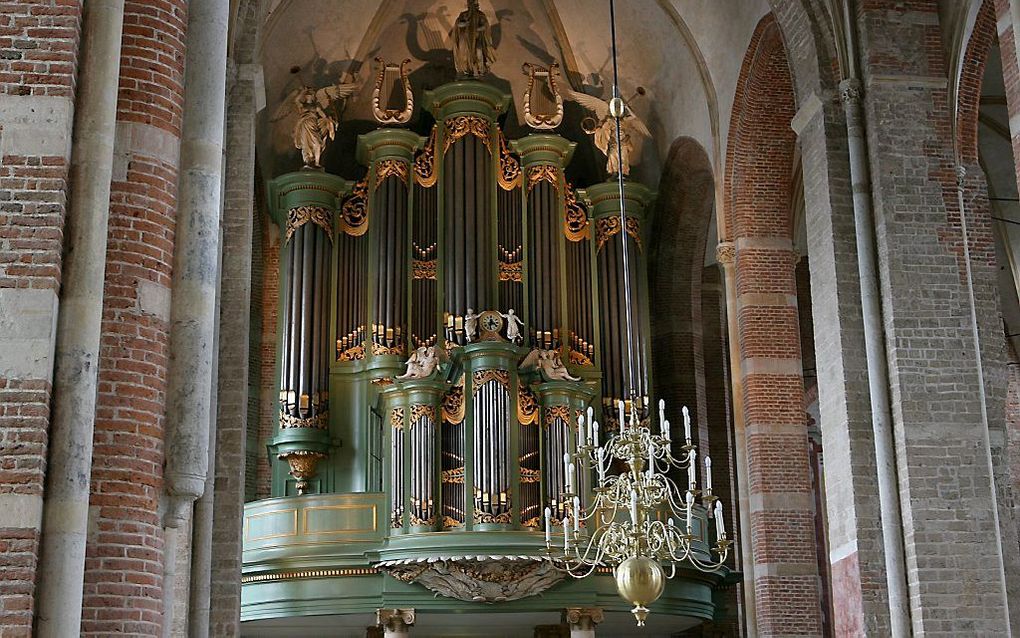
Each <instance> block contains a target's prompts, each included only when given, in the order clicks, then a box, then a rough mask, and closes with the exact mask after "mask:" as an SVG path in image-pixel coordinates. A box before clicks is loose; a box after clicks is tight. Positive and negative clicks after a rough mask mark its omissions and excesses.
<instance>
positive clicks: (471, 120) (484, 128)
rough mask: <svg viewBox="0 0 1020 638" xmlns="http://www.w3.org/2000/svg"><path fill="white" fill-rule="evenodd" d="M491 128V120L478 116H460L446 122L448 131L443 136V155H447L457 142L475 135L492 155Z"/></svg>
mask: <svg viewBox="0 0 1020 638" xmlns="http://www.w3.org/2000/svg"><path fill="white" fill-rule="evenodd" d="M489 126H490V125H489V120H487V119H485V118H484V117H479V116H477V115H458V116H456V117H451V118H450V119H448V120H446V131H445V134H444V136H443V154H444V155H445V154H446V152H447V151H448V150H450V147H451V146H453V144H454V143H455V142H457V140H459V139H460V138H462V137H464V136H466V135H474V136H475V137H477V138H478V139H480V140H482V143H483V144H485V148H486V149H488V151H489V153H490V154H491V153H492V140H491V139H490V137H489Z"/></svg>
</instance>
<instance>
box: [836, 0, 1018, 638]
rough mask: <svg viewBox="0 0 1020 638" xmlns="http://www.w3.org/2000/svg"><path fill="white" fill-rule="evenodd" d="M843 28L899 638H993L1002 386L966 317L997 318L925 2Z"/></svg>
mask: <svg viewBox="0 0 1020 638" xmlns="http://www.w3.org/2000/svg"><path fill="white" fill-rule="evenodd" d="M856 19H857V23H858V33H859V34H860V53H861V55H860V57H861V60H862V64H861V68H862V72H863V81H864V82H863V83H864V95H863V104H864V108H865V114H866V119H867V123H868V130H867V141H868V149H869V156H870V160H871V179H872V188H871V191H872V198H873V201H874V207H875V222H876V223H875V235H876V240H877V246H878V263H879V269H880V271H881V273H882V287H881V297H882V308H883V319H884V322H885V326H884V327H885V332H886V351H887V358H888V363H889V371H890V375H889V376H890V391H891V396H892V422H893V433H894V438H895V447H896V459H897V463H896V465H897V469H898V472H899V475H898V484H899V491H900V503H901V507H902V511H903V516H902V518H903V521H902V522H903V533H904V544H905V550H906V551H905V558H906V568H907V583H908V587H909V593H910V608H911V622H912V624H913V631H914V633H915V634H917V635H922V634H934V633H945V634H959V633H970V634H975V635H1006V634H1007V633H1008V622H1007V615H1006V601H1007V597H1006V594H1005V574H1004V569H1003V553H1005V552H1010V553H1011V554H1012V555H1015V554H1016V547H1015V546H1014V547H1007V548H1003V547H1000V546H999V542H1000V539H999V530H998V528H997V526H996V524H995V522H996V517H997V516H998V513H997V504H996V500H997V499H996V495H995V490H994V485H993V475H994V474H993V468H992V463H991V458H990V454H989V429H990V428H992V427H997V426H994V424H993V420H996V419H997V420H999V421H1001V419H1002V418H1003V416H1002V403H1001V393H1002V388H1001V387H999V388H995V387H994V384H986V385H985V386H984V387H982V385H981V381H980V379H981V373H980V371H981V369H982V367H983V368H984V369H985V370H986V371H989V372H990V371H992V370H993V369H994V368H995V366H996V365H999V364H997V363H996V361H995V359H996V355H995V354H994V353H993V352H990V351H989V350H990V349H985V350H986V351H985V352H984V355H983V357H982V356H981V354H980V353H979V352H978V350H977V348H976V346H975V342H976V339H975V330H976V329H980V330H981V331H982V333H984V334H987V332H986V328H984V327H982V326H978V327H977V328H976V327H975V321H974V316H973V315H972V310H973V311H974V315H976V317H977V319H978V321H979V322H981V323H983V324H986V325H987V323H988V322H990V321H992V318H994V317H997V313H998V306H997V300H996V298H995V293H994V283H992V282H994V279H993V277H994V275H993V273H994V263H989V262H988V260H987V259H982V258H981V257H980V256H979V253H980V252H981V251H980V248H981V244H980V242H979V241H978V239H979V237H980V236H981V233H980V231H979V228H978V226H976V225H975V224H976V222H977V218H976V216H975V211H973V210H968V212H967V216H968V218H967V223H968V224H969V225H971V233H972V236H971V237H970V240H971V241H972V242H973V244H972V246H971V249H972V250H974V254H973V255H971V257H972V259H968V256H967V254H966V253H967V251H965V250H964V247H963V237H964V233H963V227H962V225H961V218H960V214H959V213H960V210H959V205H958V203H957V191H956V176H955V174H954V173H955V171H954V169H955V164H956V156H955V153H954V140H953V137H952V135H951V133H952V131H953V121H952V113H951V108H950V104H949V91H948V87H947V83H946V74H947V72H946V67H945V59H944V55H943V48H942V45H941V30H940V27H939V22H938V14H937V5H936V3H935V2H934V1H932V2H922V3H914V4H912V5H910V6H909V7H907V6H906V5H901V4H899V3H893V2H869V3H861V4H859V5H858V15H857V16H856ZM992 261H993V262H994V260H992ZM971 275H973V283H974V292H975V293H976V296H975V297H974V299H973V303H974V307H973V308H972V306H971V302H972V299H971V296H970V291H969V281H971V277H970V276H971ZM996 346H997V347H999V348H1000V349H1001V336H1000V337H999V339H998V342H997V343H996ZM982 349H984V348H982ZM1000 356H1001V355H1000ZM986 378H987V379H988V380H991V379H992V378H993V377H991V376H986ZM1002 385H1004V384H1002ZM997 394H998V395H1000V396H999V397H997V396H996V395H997ZM986 399H987V400H988V401H989V403H988V404H987V405H986V404H985V401H986ZM996 404H997V406H998V407H996ZM986 408H987V410H986ZM986 411H987V415H988V416H987V418H985V416H984V415H985V413H986ZM946 566H952V577H951V578H947V573H946Z"/></svg>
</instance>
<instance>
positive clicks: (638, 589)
mask: <svg viewBox="0 0 1020 638" xmlns="http://www.w3.org/2000/svg"><path fill="white" fill-rule="evenodd" d="M665 585H666V574H665V573H664V572H663V571H662V567H661V566H660V565H659V563H658V562H657V561H654V560H652V559H650V558H645V557H644V556H635V557H633V558H628V559H627V560H625V561H623V562H622V563H620V566H619V567H617V568H616V590H617V591H618V592H619V593H620V596H622V597H623V599H624V600H626V601H628V602H630V603H632V604H633V605H634V609H633V610H631V613H633V614H634V617H635V618H637V621H638V626H639V627H643V626H644V624H645V618H646V617H647V616H648V605H651V604H652V603H654V602H655V601H656V600H658V599H659V596H661V595H662V590H663V588H664V587H665Z"/></svg>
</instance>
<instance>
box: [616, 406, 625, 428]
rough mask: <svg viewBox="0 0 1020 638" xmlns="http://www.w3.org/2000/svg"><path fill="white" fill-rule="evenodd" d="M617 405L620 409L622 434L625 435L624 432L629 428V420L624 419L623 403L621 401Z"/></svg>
mask: <svg viewBox="0 0 1020 638" xmlns="http://www.w3.org/2000/svg"><path fill="white" fill-rule="evenodd" d="M617 405H618V406H619V408H620V434H623V431H624V430H625V429H626V428H627V420H626V419H625V418H624V413H623V401H620V402H619V403H618V404H617Z"/></svg>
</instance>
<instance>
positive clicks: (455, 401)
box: [442, 375, 465, 425]
mask: <svg viewBox="0 0 1020 638" xmlns="http://www.w3.org/2000/svg"><path fill="white" fill-rule="evenodd" d="M464 411H465V406H464V375H460V379H459V380H458V381H457V385H455V386H453V387H452V388H450V391H449V392H447V393H446V394H445V395H443V410H442V413H443V421H445V422H447V423H450V424H452V425H459V424H460V423H462V422H463V421H464Z"/></svg>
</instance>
